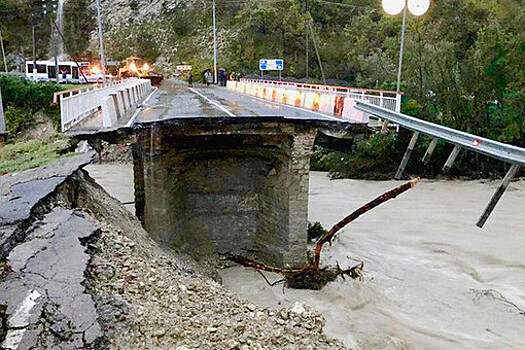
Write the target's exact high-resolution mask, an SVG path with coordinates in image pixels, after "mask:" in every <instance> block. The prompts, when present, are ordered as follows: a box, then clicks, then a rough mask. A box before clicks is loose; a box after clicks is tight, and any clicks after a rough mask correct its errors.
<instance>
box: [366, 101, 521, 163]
mask: <svg viewBox="0 0 525 350" xmlns="http://www.w3.org/2000/svg"><path fill="white" fill-rule="evenodd" d="M356 108H357V109H359V110H360V111H363V112H365V113H369V114H371V115H373V116H375V117H377V118H380V119H385V120H388V121H390V122H393V123H396V124H399V125H400V126H402V127H404V128H406V129H409V130H412V131H416V132H418V133H421V134H426V135H430V136H432V137H435V138H438V139H442V140H445V141H447V142H449V143H452V144H454V145H457V146H460V147H464V148H467V149H470V150H472V151H474V152H478V153H482V154H485V155H487V156H490V157H494V158H497V159H500V160H503V161H506V162H509V163H516V164H521V165H525V148H520V147H517V146H513V145H509V144H505V143H502V142H498V141H494V140H491V139H487V138H484V137H480V136H476V135H473V134H469V133H466V132H463V131H459V130H455V129H452V128H448V127H446V126H443V125H439V124H434V123H430V122H427V121H425V120H421V119H418V118H414V117H411V116H408V115H405V114H402V113H397V112H393V111H391V110H388V109H385V108H380V107H378V106H375V105H373V104H370V103H366V102H362V101H357V102H356Z"/></svg>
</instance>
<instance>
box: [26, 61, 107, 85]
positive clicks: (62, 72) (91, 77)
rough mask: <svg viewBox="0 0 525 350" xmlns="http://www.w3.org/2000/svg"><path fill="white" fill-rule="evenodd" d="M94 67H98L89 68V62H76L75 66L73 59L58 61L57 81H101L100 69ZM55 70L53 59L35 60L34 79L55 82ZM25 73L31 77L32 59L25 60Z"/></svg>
mask: <svg viewBox="0 0 525 350" xmlns="http://www.w3.org/2000/svg"><path fill="white" fill-rule="evenodd" d="M79 68H80V69H79ZM96 68H98V67H96V66H94V67H91V68H90V64H89V62H78V66H77V64H76V62H73V61H59V62H58V72H59V82H60V83H63V84H86V83H101V82H102V74H100V69H98V70H97V69H96ZM55 71H56V66H55V61H54V60H50V61H36V80H38V81H51V82H55V81H56V75H55V74H56V73H55ZM82 73H83V74H82ZM25 75H26V78H27V79H33V61H26V73H25ZM84 77H85V78H84ZM107 77H108V78H110V77H109V76H107Z"/></svg>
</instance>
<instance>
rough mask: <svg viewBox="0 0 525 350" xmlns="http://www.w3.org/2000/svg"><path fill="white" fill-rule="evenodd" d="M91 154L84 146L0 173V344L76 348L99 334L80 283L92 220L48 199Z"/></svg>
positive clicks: (4, 346) (94, 227)
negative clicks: (48, 160)
mask: <svg viewBox="0 0 525 350" xmlns="http://www.w3.org/2000/svg"><path fill="white" fill-rule="evenodd" d="M92 158H93V153H84V154H82V155H79V156H75V157H68V158H63V159H60V160H58V161H56V162H54V163H50V164H48V165H46V166H44V167H41V168H36V169H32V170H27V171H24V172H21V173H14V174H8V175H4V176H2V177H0V272H2V271H1V270H2V269H1V268H2V267H3V269H4V274H5V272H6V271H5V267H6V266H8V273H7V276H5V278H2V277H4V276H1V274H0V306H2V307H5V310H6V314H5V315H0V316H2V323H4V325H2V327H5V328H4V331H6V336H5V339H4V340H3V342H2V343H1V344H0V348H2V349H43V348H49V349H82V348H89V347H90V346H92V345H93V344H94V343H95V342H96V341H97V340H98V339H100V338H101V337H102V332H101V328H100V325H99V324H98V321H97V317H98V314H97V311H96V308H95V303H94V301H93V299H92V298H91V295H89V294H87V293H86V288H85V286H84V285H83V282H84V280H85V271H86V268H87V264H88V262H89V259H90V257H89V255H88V254H87V253H86V248H87V247H86V246H87V242H88V239H89V238H90V237H92V236H94V235H96V234H97V233H98V231H99V226H98V224H97V223H96V222H94V221H92V219H90V218H88V217H87V216H86V215H85V214H83V213H82V212H78V211H74V210H71V209H66V208H61V207H54V206H53V205H52V204H50V203H48V202H47V201H48V200H49V198H50V197H51V196H54V195H56V193H57V189H58V188H59V187H60V186H62V185H63V184H64V182H65V181H66V180H67V178H68V177H69V176H71V175H72V174H73V173H75V172H76V171H77V170H78V169H80V168H81V167H83V166H84V165H86V164H88V163H90V162H91V161H92ZM63 195H64V194H63ZM56 200H58V201H60V198H56ZM4 259H5V260H4ZM4 317H5V318H4Z"/></svg>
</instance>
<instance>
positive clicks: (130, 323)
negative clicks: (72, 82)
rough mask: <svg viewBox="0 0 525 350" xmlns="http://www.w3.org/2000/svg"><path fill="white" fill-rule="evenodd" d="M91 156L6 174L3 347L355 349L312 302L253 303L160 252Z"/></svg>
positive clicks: (0, 217) (1, 209) (0, 215)
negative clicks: (109, 189)
mask: <svg viewBox="0 0 525 350" xmlns="http://www.w3.org/2000/svg"><path fill="white" fill-rule="evenodd" d="M90 160H91V158H90V157H88V156H83V157H73V158H67V159H63V160H61V161H59V162H58V163H53V164H50V165H49V166H47V167H44V168H40V169H35V170H31V171H28V172H22V173H19V174H15V175H10V176H9V177H2V178H0V190H1V193H0V198H2V204H0V221H1V222H0V228H1V230H2V232H1V233H2V235H1V240H0V248H1V252H2V255H1V256H0V258H1V261H2V262H3V263H2V264H3V265H2V266H3V267H2V274H3V277H1V279H0V290H1V293H0V304H1V305H2V306H3V308H0V315H1V317H2V322H1V324H2V332H0V342H2V346H3V347H5V348H10V349H31V348H53V349H75V348H92V349H95V348H96V349H103V348H109V349H125V348H129V346H130V344H133V347H134V348H138V349H179V350H184V349H299V348H301V349H303V348H304V349H339V348H341V349H342V348H344V347H343V345H342V344H341V343H340V342H338V341H335V340H331V339H328V338H327V337H326V336H325V335H324V334H323V331H322V329H323V325H324V319H323V317H322V316H320V315H319V314H318V313H317V312H315V311H313V310H312V309H310V308H308V307H307V306H305V305H303V304H301V303H296V304H295V305H293V306H292V307H291V308H286V309H280V310H277V309H272V308H263V307H260V306H257V305H254V304H251V303H249V302H247V301H244V300H241V299H240V298H238V297H236V296H235V295H233V294H232V293H231V292H228V291H226V290H225V289H224V288H223V287H222V286H221V285H220V284H218V283H217V282H214V281H213V280H211V279H210V278H208V277H205V276H204V274H203V271H202V270H201V268H200V267H199V266H198V265H197V264H196V263H195V262H194V261H192V260H191V259H189V258H187V257H185V256H180V255H176V254H175V253H173V252H171V251H166V250H164V249H162V247H159V246H158V245H157V244H156V243H155V242H153V241H152V240H151V239H150V238H149V236H148V234H147V233H146V232H145V231H144V230H143V229H142V226H141V225H140V223H139V222H138V220H137V219H136V218H135V217H134V216H133V215H132V214H131V213H130V212H129V211H127V210H126V209H125V208H124V207H123V206H122V205H121V204H120V203H119V202H118V201H117V200H115V199H114V198H112V197H110V196H109V195H108V194H107V193H106V192H105V191H104V190H103V189H102V188H101V187H100V186H99V185H98V184H97V183H95V182H94V180H92V179H91V178H90V177H89V176H88V175H87V173H86V172H85V171H83V170H82V169H81V168H82V167H83V166H84V165H85V164H86V163H88V162H89V161H90ZM13 208H16V210H14V209H13ZM15 217H16V218H15ZM2 310H4V312H1V311H2Z"/></svg>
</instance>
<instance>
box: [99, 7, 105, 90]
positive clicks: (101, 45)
mask: <svg viewBox="0 0 525 350" xmlns="http://www.w3.org/2000/svg"><path fill="white" fill-rule="evenodd" d="M101 12H102V11H101V10H100V0H97V22H98V38H99V40H100V68H101V70H102V82H103V83H104V84H105V83H106V60H105V58H104V37H103V33H102V13H101Z"/></svg>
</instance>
